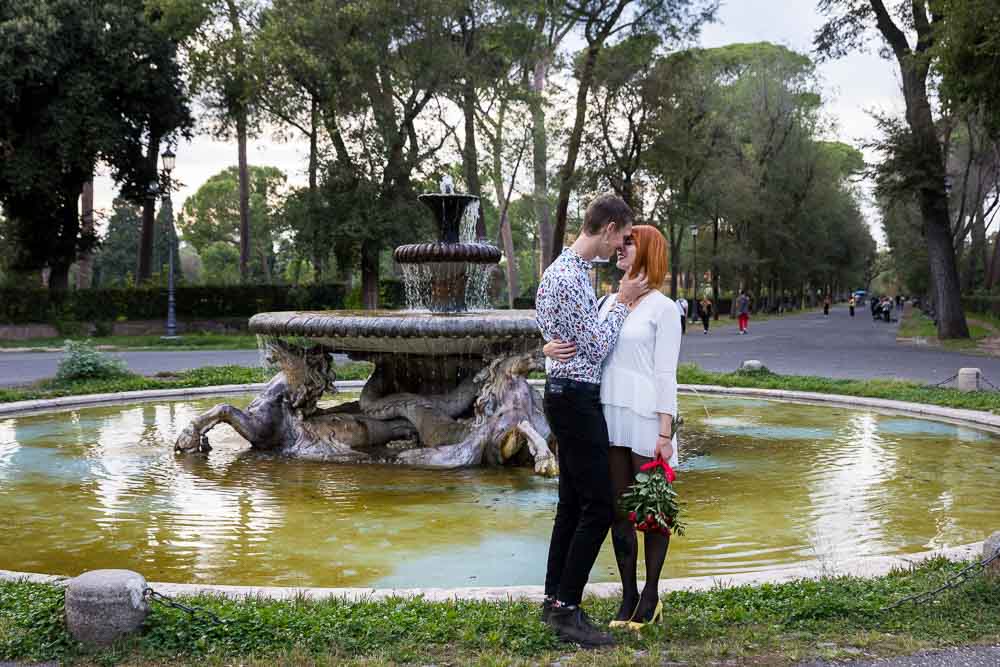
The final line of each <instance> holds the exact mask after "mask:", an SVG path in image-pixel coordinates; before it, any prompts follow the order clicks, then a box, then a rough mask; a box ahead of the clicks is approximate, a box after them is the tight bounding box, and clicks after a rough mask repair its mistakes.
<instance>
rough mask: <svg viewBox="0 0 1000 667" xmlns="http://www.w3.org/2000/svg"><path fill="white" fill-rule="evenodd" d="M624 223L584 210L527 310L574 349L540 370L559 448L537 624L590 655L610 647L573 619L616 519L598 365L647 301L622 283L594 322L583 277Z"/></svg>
mask: <svg viewBox="0 0 1000 667" xmlns="http://www.w3.org/2000/svg"><path fill="white" fill-rule="evenodd" d="M632 220H633V215H632V210H631V209H630V208H629V207H628V205H627V204H626V203H625V202H624V200H622V199H621V197H618V196H616V195H610V194H609V195H601V196H600V197H598V198H596V199H595V200H594V201H592V202H591V203H590V205H589V206H588V207H587V213H586V215H585V216H584V221H583V228H582V229H581V233H580V236H579V238H578V239H577V240H576V242H574V243H573V245H572V246H571V247H569V248H566V249H565V250H563V252H562V254H561V255H560V256H559V257H558V258H557V259H556V261H554V262H553V263H552V264H551V265H550V266H549V268H548V269H546V270H545V274H544V275H543V276H542V280H541V283H539V285H538V294H537V296H536V300H535V307H536V309H537V311H536V316H537V319H538V326H539V328H540V329H541V330H542V335H543V336H544V337H545V339H546V340H552V339H556V338H558V339H560V340H563V341H568V342H572V343H575V344H576V350H577V353H576V356H574V357H573V358H572V359H570V360H569V361H567V362H564V363H563V362H557V361H552V360H549V361H548V362H546V363H547V369H546V370H547V371H548V373H547V374H548V379H547V380H546V383H545V414H546V416H547V417H548V420H549V425H550V426H551V427H552V433H553V434H554V435H555V436H556V439H557V440H558V442H559V450H558V456H559V503H558V505H557V506H556V517H555V522H554V524H553V526H552V539H551V541H550V543H549V558H548V566H547V570H546V573H545V603H544V604H543V605H542V619H543V620H544V621H545V622H546V623H548V625H549V626H551V627H552V628H553V630H555V632H556V634H557V635H558V636H559V638H560V639H562V640H563V641H569V642H575V643H578V644H581V645H583V646H588V647H592V646H607V645H610V644H613V643H614V640H613V639H612V638H611V636H610V635H609V634H607V633H605V632H602V631H600V630H598V629H597V628H596V627H594V625H593V624H592V623H591V622H590V619H589V618H588V617H587V615H586V614H584V613H583V610H582V609H580V601H581V600H582V599H583V587H584V586H585V585H586V583H587V578H588V577H589V576H590V569H591V568H592V567H593V565H594V561H596V560H597V554H598V553H599V552H600V550H601V545H602V544H603V543H604V538H605V537H606V536H607V534H608V529H609V528H610V527H611V523H612V521H613V520H614V512H615V508H614V494H613V493H612V490H611V476H610V472H609V469H608V446H609V445H608V441H609V438H608V427H607V424H606V423H605V421H604V412H603V411H602V409H601V385H600V382H601V363H602V362H603V361H604V358H605V357H606V356H607V355H608V354H609V353H610V352H611V350H612V348H613V347H614V345H615V341H616V340H617V339H618V332H619V331H620V330H621V327H622V324H623V323H624V322H625V318H626V317H628V314H629V307H628V306H627V305H626V304H628V303H632V302H633V301H635V300H636V298H637V297H639V296H640V295H641V294H643V293H644V292H645V291H646V280H645V278H644V277H642V276H640V277H638V278H636V279H634V280H630V279H629V278H628V276H626V277H625V278H623V279H622V282H621V285H620V287H619V290H618V303H617V304H616V305H615V307H614V308H612V309H611V311H610V312H609V313H608V315H607V317H606V318H605V320H604V321H603V322H600V321H599V320H598V317H597V301H596V297H595V295H594V290H593V287H591V284H590V279H589V277H588V272H589V270H590V268H591V264H590V262H591V260H593V259H594V258H595V257H611V256H612V255H614V254H616V253H619V252H623V246H624V242H625V238H626V237H627V236H628V235H629V234H630V233H631V231H632Z"/></svg>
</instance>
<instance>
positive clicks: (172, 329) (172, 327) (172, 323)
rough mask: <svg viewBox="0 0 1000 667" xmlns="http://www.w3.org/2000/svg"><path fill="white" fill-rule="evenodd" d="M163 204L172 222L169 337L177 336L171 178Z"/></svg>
mask: <svg viewBox="0 0 1000 667" xmlns="http://www.w3.org/2000/svg"><path fill="white" fill-rule="evenodd" d="M163 205H164V206H166V207H167V215H166V218H167V222H168V223H169V224H170V237H169V239H168V240H167V245H168V247H169V251H168V253H169V254H168V256H169V257H170V268H169V269H168V272H167V338H176V337H177V307H176V301H175V300H174V238H175V237H176V231H175V230H174V207H173V202H171V201H170V185H169V180H168V184H167V196H166V199H165V201H164V202H163Z"/></svg>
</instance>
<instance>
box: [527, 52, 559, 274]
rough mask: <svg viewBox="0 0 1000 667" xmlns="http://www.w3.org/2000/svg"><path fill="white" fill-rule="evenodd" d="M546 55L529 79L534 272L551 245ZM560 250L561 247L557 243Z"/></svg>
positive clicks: (541, 266) (540, 268) (544, 266)
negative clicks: (535, 237)
mask: <svg viewBox="0 0 1000 667" xmlns="http://www.w3.org/2000/svg"><path fill="white" fill-rule="evenodd" d="M548 66H549V63H548V59H547V58H542V59H540V60H539V61H538V62H537V63H535V71H534V76H533V77H532V80H531V81H532V83H531V92H532V95H531V98H530V107H531V138H532V169H533V171H532V173H533V175H534V190H533V195H534V199H535V218H536V219H537V221H538V242H539V262H538V272H539V274H541V273H542V272H544V271H545V269H547V268H548V266H549V261H550V259H549V258H550V257H552V255H553V248H552V220H551V217H550V216H551V210H550V208H549V183H548V178H549V176H548V150H549V147H548V137H547V136H546V133H545V106H544V96H543V93H544V90H545V77H546V73H547V71H548ZM560 251H561V247H560Z"/></svg>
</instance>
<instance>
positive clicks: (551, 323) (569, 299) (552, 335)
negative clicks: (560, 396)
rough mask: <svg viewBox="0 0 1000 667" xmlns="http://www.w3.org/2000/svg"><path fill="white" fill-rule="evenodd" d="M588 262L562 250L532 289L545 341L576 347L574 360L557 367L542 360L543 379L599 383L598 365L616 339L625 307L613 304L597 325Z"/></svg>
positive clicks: (557, 364) (552, 362) (568, 249)
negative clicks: (543, 364) (544, 372)
mask: <svg viewBox="0 0 1000 667" xmlns="http://www.w3.org/2000/svg"><path fill="white" fill-rule="evenodd" d="M589 270H590V262H588V261H587V260H585V259H584V258H583V257H581V256H580V255H579V253H577V252H576V251H575V250H573V249H572V248H566V249H565V250H563V252H562V254H561V255H559V257H558V258H557V259H556V261H554V262H552V264H550V265H549V268H547V269H546V270H545V274H544V275H543V276H542V281H541V283H539V285H538V294H537V296H536V298H535V309H536V317H537V319H538V326H539V328H540V329H541V330H542V336H543V337H544V338H545V340H554V339H559V340H562V341H568V342H571V343H574V344H575V345H576V356H574V357H573V358H572V359H570V360H569V361H567V362H566V363H560V362H558V361H554V360H552V359H549V360H547V362H546V369H547V370H548V375H549V377H556V378H566V379H569V380H579V381H581V382H590V383H593V384H600V383H601V364H602V362H603V361H604V358H605V357H606V356H608V354H609V353H610V352H611V349H612V348H613V347H614V345H615V341H616V340H618V332H619V331H621V328H622V324H624V322H625V318H626V317H628V312H629V311H628V307H627V306H625V304H621V303H620V304H618V305H616V306H615V307H614V308H612V309H611V312H609V313H608V316H607V318H605V320H604V321H603V322H601V321H599V320H598V317H597V299H596V298H595V296H594V288H593V287H591V285H590V278H589V277H588V275H587V272H588V271H589Z"/></svg>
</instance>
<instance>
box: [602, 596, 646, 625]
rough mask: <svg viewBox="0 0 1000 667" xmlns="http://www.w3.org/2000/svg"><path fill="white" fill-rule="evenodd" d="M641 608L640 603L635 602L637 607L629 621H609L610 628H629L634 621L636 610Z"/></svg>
mask: <svg viewBox="0 0 1000 667" xmlns="http://www.w3.org/2000/svg"><path fill="white" fill-rule="evenodd" d="M638 608H639V603H638V602H636V603H635V609H633V610H632V615H631V616H629V617H628V620H627V621H618V620H614V621H611V622H610V623H608V627H609V628H627V627H629V625H630V624H631V623H632V617H633V616H635V610H636V609H638Z"/></svg>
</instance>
